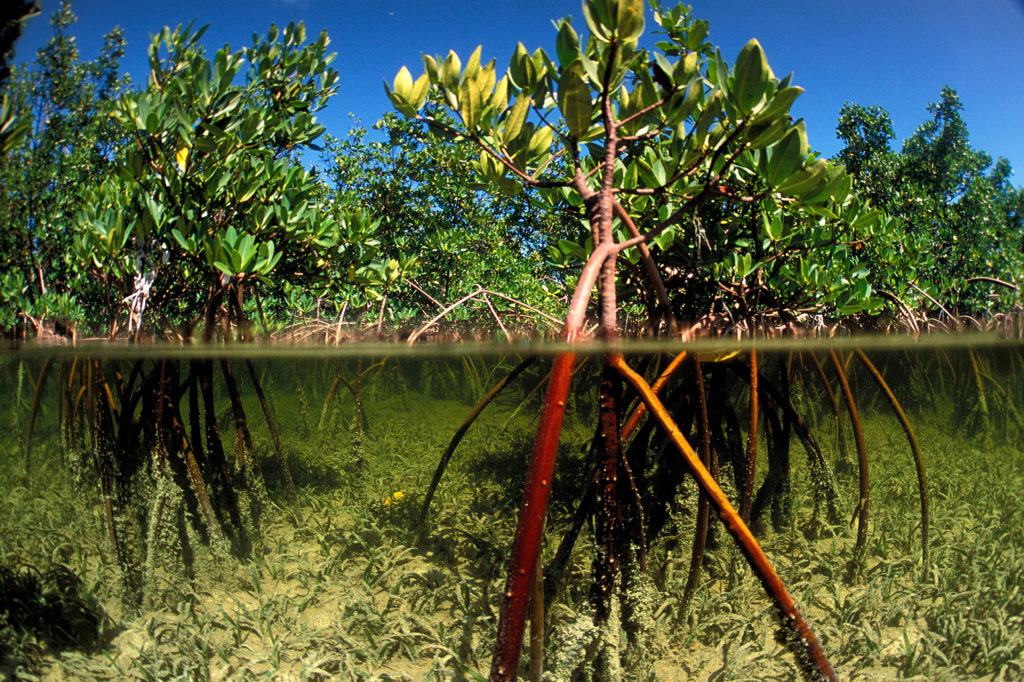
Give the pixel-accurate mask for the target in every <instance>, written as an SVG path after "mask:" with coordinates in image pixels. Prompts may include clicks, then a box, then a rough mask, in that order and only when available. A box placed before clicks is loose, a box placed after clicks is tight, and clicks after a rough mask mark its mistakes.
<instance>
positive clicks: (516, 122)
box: [502, 93, 530, 145]
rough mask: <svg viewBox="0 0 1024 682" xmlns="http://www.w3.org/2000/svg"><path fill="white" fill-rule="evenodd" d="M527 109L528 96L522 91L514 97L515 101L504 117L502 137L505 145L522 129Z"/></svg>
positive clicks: (528, 103) (528, 104)
mask: <svg viewBox="0 0 1024 682" xmlns="http://www.w3.org/2000/svg"><path fill="white" fill-rule="evenodd" d="M529 111H530V96H529V95H527V94H526V93H523V94H521V95H519V97H517V98H516V103H515V104H513V105H512V109H511V110H509V112H508V116H507V117H506V118H505V128H504V130H503V131H502V139H503V140H504V141H505V144H506V145H507V144H509V143H510V142H511V141H512V140H514V139H515V138H516V136H518V135H519V132H520V131H521V130H522V129H523V123H524V122H525V121H526V114H527V113H528V112H529Z"/></svg>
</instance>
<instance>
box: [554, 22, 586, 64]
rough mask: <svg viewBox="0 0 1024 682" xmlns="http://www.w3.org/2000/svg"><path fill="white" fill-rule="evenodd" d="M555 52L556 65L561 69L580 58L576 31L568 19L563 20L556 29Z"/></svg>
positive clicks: (578, 39) (578, 38)
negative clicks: (556, 57) (559, 65)
mask: <svg viewBox="0 0 1024 682" xmlns="http://www.w3.org/2000/svg"><path fill="white" fill-rule="evenodd" d="M555 52H556V54H557V55H558V63H559V64H561V66H562V68H563V69H564V68H567V67H568V66H569V65H570V64H572V63H573V62H574V61H576V60H577V59H579V57H580V37H579V36H578V35H576V31H575V30H574V29H573V27H572V24H570V23H569V20H568V19H565V20H563V21H562V23H561V26H559V28H558V38H556V40H555Z"/></svg>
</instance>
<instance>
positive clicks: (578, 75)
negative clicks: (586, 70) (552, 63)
mask: <svg viewBox="0 0 1024 682" xmlns="http://www.w3.org/2000/svg"><path fill="white" fill-rule="evenodd" d="M558 108H559V109H561V110H562V116H564V117H565V122H566V125H568V126H569V134H570V135H571V136H572V137H573V138H575V139H577V140H578V139H580V137H582V136H583V135H584V134H585V133H586V132H587V130H589V129H590V119H591V116H592V115H593V112H594V103H593V101H592V100H591V95H590V87H589V86H588V85H587V81H586V79H585V78H584V77H583V67H582V66H581V65H579V64H573V65H572V66H571V67H570V68H568V69H566V70H565V71H564V72H563V73H562V77H561V79H560V81H559V83H558Z"/></svg>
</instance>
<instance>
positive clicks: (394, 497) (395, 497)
mask: <svg viewBox="0 0 1024 682" xmlns="http://www.w3.org/2000/svg"><path fill="white" fill-rule="evenodd" d="M403 497H405V491H404V490H396V491H395V492H393V493H391V494H390V495H388V496H387V497H386V498H384V506H386V507H387V506H390V505H392V504H394V503H396V502H398V501H399V500H400V499H402V498H403Z"/></svg>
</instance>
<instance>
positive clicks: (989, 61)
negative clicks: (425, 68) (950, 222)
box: [17, 0, 1024, 185]
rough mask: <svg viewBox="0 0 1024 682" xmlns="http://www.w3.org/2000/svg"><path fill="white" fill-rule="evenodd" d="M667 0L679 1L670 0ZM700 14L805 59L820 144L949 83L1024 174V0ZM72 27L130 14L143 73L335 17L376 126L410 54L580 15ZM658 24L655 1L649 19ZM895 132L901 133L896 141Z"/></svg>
mask: <svg viewBox="0 0 1024 682" xmlns="http://www.w3.org/2000/svg"><path fill="white" fill-rule="evenodd" d="M58 1H59V0H43V3H42V4H43V15H42V16H39V17H36V18H34V19H32V20H31V22H30V23H29V26H28V28H27V31H26V34H25V36H23V38H22V40H21V41H20V42H19V43H18V46H17V50H18V53H17V60H18V61H21V60H25V59H28V58H31V56H32V55H33V54H34V52H35V50H36V49H37V48H38V47H39V46H40V45H42V44H43V43H44V42H45V41H46V40H47V38H48V37H49V35H50V27H49V24H48V21H49V17H50V15H52V14H53V12H54V10H55V9H56V7H57V6H58ZM665 4H666V5H669V6H670V4H669V2H668V1H666V2H665ZM692 4H693V8H694V14H695V15H696V16H697V17H698V18H701V19H707V20H709V21H710V22H711V35H710V39H711V41H712V42H713V43H715V44H717V45H719V46H721V48H722V52H723V54H724V55H725V56H726V58H727V59H728V60H729V61H732V60H733V59H735V56H736V54H737V53H738V52H739V50H740V48H741V47H742V46H743V44H744V43H745V42H746V41H747V40H749V39H750V38H751V37H756V38H757V39H758V40H760V42H761V44H762V45H763V46H764V49H765V52H766V53H767V55H768V60H769V63H770V64H771V65H772V68H773V70H774V71H775V73H776V74H778V75H780V76H781V75H784V74H786V73H788V72H790V71H792V72H795V78H794V82H795V83H796V84H797V85H801V86H803V87H804V88H805V89H806V92H805V93H804V95H803V96H802V97H801V98H800V99H799V100H798V101H797V103H796V105H795V106H794V109H793V111H794V114H795V115H796V116H801V117H803V118H805V119H806V120H807V129H808V134H809V137H810V141H811V144H812V146H813V147H814V148H815V149H817V150H819V151H821V152H822V153H824V154H825V155H828V156H831V155H832V154H834V153H835V152H836V151H838V149H839V144H838V142H837V140H836V137H835V126H836V120H837V117H838V114H839V109H840V108H841V107H842V105H843V103H844V102H847V101H850V102H857V103H860V104H864V105H881V106H882V107H884V108H885V109H887V110H888V111H889V113H890V114H891V116H892V119H893V122H894V124H895V128H896V135H897V138H898V140H903V139H904V138H906V137H908V136H909V135H910V134H911V133H913V131H914V129H915V128H916V127H917V126H918V125H920V124H921V123H922V122H924V121H925V120H926V118H927V116H928V114H927V112H926V110H925V106H926V104H927V103H929V102H933V101H936V100H937V99H938V98H939V93H940V91H941V89H942V86H943V85H950V86H952V87H953V88H954V89H956V90H957V91H958V92H959V94H960V99H961V102H962V104H963V105H964V114H963V115H964V118H965V120H966V122H967V126H968V129H969V131H970V134H971V142H972V144H973V146H974V147H975V148H978V149H983V150H985V151H987V152H988V153H989V154H991V155H992V156H993V157H998V156H1005V157H1007V158H1008V159H1010V161H1011V163H1012V164H1013V167H1014V169H1015V173H1014V178H1013V180H1014V184H1016V185H1024V69H1022V66H1021V65H1022V64H1024V0H932V1H930V2H925V1H921V0H888V1H878V0H861V1H860V2H845V1H839V0H818V1H816V2H812V1H809V0H808V1H799V0H780V1H776V2H772V1H771V0H760V1H756V0H717V1H714V2H713V1H710V0H694V1H693V2H692ZM73 8H74V11H75V13H76V14H77V15H78V17H79V22H78V23H77V24H76V25H75V27H74V33H75V34H76V36H77V40H78V43H79V47H80V50H81V52H82V57H83V58H86V59H90V58H92V57H94V56H95V55H96V53H97V51H98V49H99V46H100V44H101V37H102V35H103V34H104V33H105V32H106V31H108V30H110V29H111V28H113V27H114V26H115V25H120V26H122V27H123V28H124V29H125V32H126V37H127V40H128V46H127V55H126V59H125V63H124V65H125V68H126V69H127V71H128V72H129V73H131V75H132V77H133V78H134V79H136V81H138V82H142V81H143V80H144V79H145V76H146V71H147V68H148V67H147V65H146V47H147V45H148V44H149V37H148V36H149V34H150V33H153V32H156V31H158V30H160V28H162V27H163V26H164V25H170V26H172V27H173V26H175V25H176V24H178V23H187V22H189V21H191V20H192V19H196V21H197V24H199V25H201V24H210V29H209V31H208V33H207V35H206V38H205V41H204V42H205V43H206V44H207V46H208V47H209V48H210V49H211V52H212V51H214V50H215V49H216V48H218V47H220V46H222V45H223V44H224V43H230V44H231V46H232V47H233V48H236V49H237V48H239V47H242V46H244V45H247V44H249V43H250V41H251V37H252V34H253V32H259V33H261V34H262V33H265V32H266V30H267V28H268V27H269V26H270V24H271V23H274V22H276V23H277V24H278V25H279V26H280V25H284V24H287V23H288V22H289V21H298V20H301V21H304V22H305V23H306V28H307V32H309V33H311V34H315V33H317V32H319V31H320V30H321V29H325V28H326V29H327V32H328V34H329V35H330V37H331V40H332V49H334V50H336V51H337V52H338V58H337V60H336V61H335V63H334V66H335V68H336V69H337V70H338V71H339V74H340V90H339V93H338V95H337V96H336V97H335V98H334V100H333V101H332V103H331V104H330V106H329V107H328V109H327V110H326V111H324V112H321V115H320V119H321V121H322V122H323V123H324V125H325V126H326V127H327V130H328V132H330V133H332V134H335V135H343V134H344V133H345V132H346V131H347V130H348V127H349V125H350V119H349V113H350V112H351V113H353V114H355V116H356V117H358V118H360V119H362V122H363V123H364V124H366V125H367V126H369V124H371V123H373V122H374V121H375V120H377V119H378V118H379V117H380V115H381V114H382V113H383V112H384V111H387V110H388V109H389V108H390V105H389V103H388V101H387V98H386V97H385V95H384V89H383V87H382V85H381V80H382V78H387V79H388V80H389V81H390V80H391V79H392V78H393V76H394V74H395V73H396V72H397V71H398V69H399V68H400V67H401V66H402V65H403V64H406V65H408V66H409V68H410V69H411V70H412V71H413V72H414V74H418V73H419V72H420V71H421V70H422V67H421V63H420V54H421V53H424V52H426V53H429V54H445V53H447V51H448V49H454V50H455V51H456V52H458V53H459V54H460V55H461V56H463V58H464V59H465V57H467V56H468V55H469V53H470V52H471V51H472V50H473V49H474V48H475V47H476V46H477V45H478V44H482V45H483V48H484V49H483V53H484V58H485V60H486V59H490V58H491V57H495V58H497V61H498V64H499V66H501V67H504V66H505V65H507V64H508V58H509V56H510V55H511V54H512V50H513V49H514V47H515V44H516V41H522V42H523V43H524V44H525V45H526V47H527V48H529V49H530V50H531V51H532V50H533V49H534V48H536V47H544V48H545V49H546V50H547V51H548V52H549V53H550V54H553V53H554V39H555V32H554V29H553V27H552V25H551V20H552V19H556V18H560V17H564V16H568V15H572V16H573V18H574V24H576V25H583V21H582V15H581V12H580V3H579V2H578V1H577V0H547V1H540V0H518V1H517V2H481V0H473V1H469V0H448V1H446V2H424V1H415V0H362V1H359V2H355V1H352V0H246V1H241V0H203V1H199V0H166V1H164V2H155V1H153V0H79V1H78V2H76V3H74V5H73ZM653 27H654V23H653V21H651V20H650V14H649V13H648V32H650V30H651V29H652V28H653ZM897 144H898V143H897Z"/></svg>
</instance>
